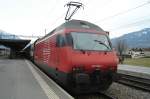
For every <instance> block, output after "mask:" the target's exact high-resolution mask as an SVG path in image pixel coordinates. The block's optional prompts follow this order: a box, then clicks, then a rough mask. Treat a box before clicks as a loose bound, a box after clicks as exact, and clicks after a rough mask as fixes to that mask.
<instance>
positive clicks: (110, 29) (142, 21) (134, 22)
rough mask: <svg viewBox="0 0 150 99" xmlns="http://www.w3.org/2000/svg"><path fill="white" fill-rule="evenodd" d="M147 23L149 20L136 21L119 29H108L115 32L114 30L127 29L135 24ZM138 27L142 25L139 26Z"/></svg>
mask: <svg viewBox="0 0 150 99" xmlns="http://www.w3.org/2000/svg"><path fill="white" fill-rule="evenodd" d="M149 21H150V18H149V19H143V20H140V21H136V22H132V23H129V24H125V25H121V26H119V27H116V28H113V29H110V31H115V30H118V29H122V28H128V27H129V26H134V25H135V24H137V23H138V24H139V23H143V22H149ZM140 25H142V24H140Z"/></svg>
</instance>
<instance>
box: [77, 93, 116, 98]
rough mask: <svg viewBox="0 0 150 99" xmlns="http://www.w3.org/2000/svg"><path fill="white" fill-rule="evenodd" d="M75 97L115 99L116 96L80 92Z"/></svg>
mask: <svg viewBox="0 0 150 99" xmlns="http://www.w3.org/2000/svg"><path fill="white" fill-rule="evenodd" d="M75 99H117V98H114V97H112V96H110V95H107V94H106V93H95V94H84V95H83V94H82V95H79V96H77V97H75Z"/></svg>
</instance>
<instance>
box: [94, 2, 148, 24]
mask: <svg viewBox="0 0 150 99" xmlns="http://www.w3.org/2000/svg"><path fill="white" fill-rule="evenodd" d="M148 4H150V1H148V2H145V3H143V4H141V5H138V6H136V7H134V8H131V9H128V10H125V11H122V12H119V13H117V14H114V15H111V16H108V17H105V18H103V19H101V20H98V21H96V22H95V23H97V22H102V21H106V20H109V19H111V18H114V17H117V16H119V15H122V14H125V13H128V12H130V11H133V10H135V9H138V8H140V7H143V6H145V5H148Z"/></svg>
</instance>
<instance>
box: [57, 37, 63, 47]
mask: <svg viewBox="0 0 150 99" xmlns="http://www.w3.org/2000/svg"><path fill="white" fill-rule="evenodd" d="M56 46H57V47H64V46H65V37H64V36H63V35H60V34H59V35H57V37H56Z"/></svg>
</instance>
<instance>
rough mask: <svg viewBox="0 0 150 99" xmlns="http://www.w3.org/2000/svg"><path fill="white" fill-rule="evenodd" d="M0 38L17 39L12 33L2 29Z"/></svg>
mask: <svg viewBox="0 0 150 99" xmlns="http://www.w3.org/2000/svg"><path fill="white" fill-rule="evenodd" d="M0 39H19V37H17V36H16V35H14V34H11V33H7V32H5V31H3V30H0Z"/></svg>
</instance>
